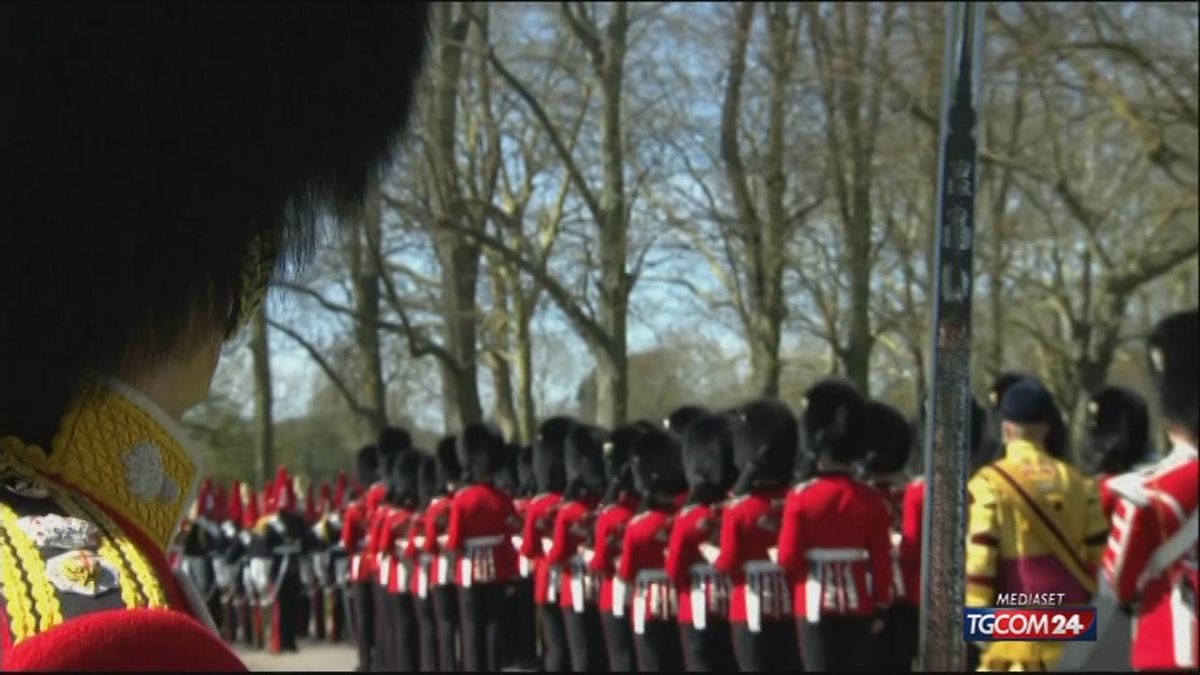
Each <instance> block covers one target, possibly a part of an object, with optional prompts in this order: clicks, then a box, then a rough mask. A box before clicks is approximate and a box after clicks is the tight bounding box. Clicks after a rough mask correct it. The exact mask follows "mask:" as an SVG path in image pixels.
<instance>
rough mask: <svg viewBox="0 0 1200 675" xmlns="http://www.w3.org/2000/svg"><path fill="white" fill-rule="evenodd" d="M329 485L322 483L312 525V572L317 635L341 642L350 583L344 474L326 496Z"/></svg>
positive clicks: (339, 473)
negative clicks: (344, 528)
mask: <svg viewBox="0 0 1200 675" xmlns="http://www.w3.org/2000/svg"><path fill="white" fill-rule="evenodd" d="M328 487H329V486H328V484H322V485H321V503H322V506H321V517H320V519H319V520H317V523H316V525H314V526H313V534H314V535H315V537H316V551H315V552H314V553H313V571H314V572H315V574H316V577H317V587H318V591H317V596H316V597H315V598H314V599H313V604H314V606H315V607H316V608H317V609H316V612H315V614H316V617H315V618H316V621H315V624H316V626H315V628H316V631H315V632H316V636H317V638H318V639H322V638H324V639H328V640H329V641H330V642H341V641H342V636H343V635H344V633H345V623H346V621H347V619H348V616H347V612H346V606H347V603H346V599H345V595H344V591H346V590H348V589H347V586H346V585H347V583H348V582H349V579H348V577H349V561H348V560H347V559H346V551H345V549H343V548H342V515H341V511H342V508H343V506H344V504H343V502H344V500H345V495H346V475H345V473H343V472H340V471H339V472H338V477H337V480H336V483H335V485H334V489H333V493H332V494H329V495H327V494H326V493H327V492H328V491H327V490H326V488H328Z"/></svg>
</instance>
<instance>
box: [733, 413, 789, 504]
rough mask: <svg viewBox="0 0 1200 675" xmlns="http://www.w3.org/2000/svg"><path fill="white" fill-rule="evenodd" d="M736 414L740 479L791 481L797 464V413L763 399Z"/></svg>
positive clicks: (735, 448)
mask: <svg viewBox="0 0 1200 675" xmlns="http://www.w3.org/2000/svg"><path fill="white" fill-rule="evenodd" d="M732 414H733V420H734V424H733V462H734V466H736V467H737V470H738V472H739V478H744V479H745V480H743V481H741V482H743V483H745V484H747V485H749V484H753V483H755V482H759V483H761V482H783V483H786V482H788V481H789V480H790V479H791V477H792V468H793V467H794V465H795V463H796V452H797V449H798V447H799V430H798V427H797V422H796V416H795V415H793V414H792V411H791V410H790V409H788V407H787V406H786V405H785V404H784V403H783V402H781V401H778V400H776V399H770V398H761V399H757V400H754V401H750V402H749V403H746V404H744V405H741V406H739V407H737V408H736V409H734V410H733V411H732Z"/></svg>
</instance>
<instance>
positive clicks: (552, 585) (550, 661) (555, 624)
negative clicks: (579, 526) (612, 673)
mask: <svg viewBox="0 0 1200 675" xmlns="http://www.w3.org/2000/svg"><path fill="white" fill-rule="evenodd" d="M574 425H575V420H573V419H571V418H570V417H565V416H559V417H551V418H550V419H548V420H546V421H544V422H542V424H541V426H540V427H538V436H537V438H536V439H535V440H534V443H533V473H534V476H535V477H536V478H537V485H538V495H537V496H536V497H534V498H533V499H531V500H530V502H529V507H528V510H527V511H526V514H525V520H524V521H523V527H522V529H521V545H520V548H519V550H518V551H517V552H518V553H519V554H520V555H522V556H524V557H525V558H526V559H528V560H529V562H530V564H531V565H532V566H533V602H534V604H535V605H536V606H537V609H538V612H539V618H540V619H541V624H542V667H543V669H544V670H546V671H548V672H563V671H565V670H567V669H568V668H569V667H570V664H569V663H568V656H567V635H566V629H565V628H564V627H563V623H562V612H561V610H560V609H559V607H558V588H557V586H558V579H557V577H556V575H555V574H554V573H553V572H554V571H553V568H552V567H551V565H550V564H549V563H548V562H547V561H546V553H548V552H549V549H550V546H549V543H550V536H551V534H553V528H554V521H555V518H556V517H557V513H558V507H559V504H560V503H561V502H562V493H563V490H564V489H565V488H566V483H567V478H566V467H565V465H564V461H565V460H564V455H565V452H566V449H565V447H566V441H567V434H568V433H570V431H571V427H572V426H574Z"/></svg>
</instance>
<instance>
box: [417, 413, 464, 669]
mask: <svg viewBox="0 0 1200 675" xmlns="http://www.w3.org/2000/svg"><path fill="white" fill-rule="evenodd" d="M436 462H437V466H436V468H437V482H436V485H435V486H434V490H433V491H432V493H431V495H430V496H431V498H430V501H429V505H428V506H427V507H426V508H425V553H426V554H427V555H429V556H431V560H430V563H429V578H430V582H429V583H430V586H431V590H430V594H431V596H432V604H433V613H434V620H435V621H436V622H437V641H438V669H439V670H442V671H445V672H456V671H458V668H459V657H458V653H459V650H458V639H459V629H458V628H459V621H458V618H459V617H458V615H459V611H458V587H457V586H455V585H454V574H455V568H456V561H455V559H454V553H453V552H452V551H446V550H443V549H442V548H441V547H440V546H439V545H438V542H439V538H440V537H442V536H443V535H445V534H446V529H447V528H448V527H449V526H450V506H451V502H452V499H453V496H454V493H455V491H457V490H458V485H459V482H460V481H461V480H462V465H461V464H459V461H458V442H457V439H456V437H455V436H452V435H451V436H446V437H445V438H443V439H442V440H440V441H438V445H437V457H436Z"/></svg>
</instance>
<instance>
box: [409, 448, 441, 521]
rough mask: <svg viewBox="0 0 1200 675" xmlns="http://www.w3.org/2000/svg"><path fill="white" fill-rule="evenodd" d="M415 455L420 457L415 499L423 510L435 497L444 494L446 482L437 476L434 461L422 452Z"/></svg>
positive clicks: (435, 462) (436, 464)
mask: <svg viewBox="0 0 1200 675" xmlns="http://www.w3.org/2000/svg"><path fill="white" fill-rule="evenodd" d="M415 454H417V455H420V457H421V459H420V463H419V465H418V466H417V497H418V500H419V501H420V506H421V508H424V507H426V506H429V502H431V501H433V499H434V498H435V497H438V496H439V495H442V494H445V492H446V482H445V481H443V480H442V479H441V476H440V475H438V474H439V472H438V463H437V460H436V459H434V458H433V457H431V456H429V455H426V454H425V453H423V452H420V453H415Z"/></svg>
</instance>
